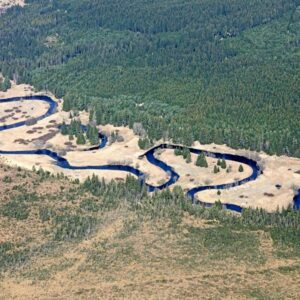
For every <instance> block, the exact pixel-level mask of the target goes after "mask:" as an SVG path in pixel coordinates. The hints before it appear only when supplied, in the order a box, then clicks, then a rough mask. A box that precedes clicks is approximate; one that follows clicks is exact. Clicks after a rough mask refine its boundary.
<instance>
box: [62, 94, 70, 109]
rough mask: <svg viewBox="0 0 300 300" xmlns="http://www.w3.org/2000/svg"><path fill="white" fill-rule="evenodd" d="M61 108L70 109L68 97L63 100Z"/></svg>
mask: <svg viewBox="0 0 300 300" xmlns="http://www.w3.org/2000/svg"><path fill="white" fill-rule="evenodd" d="M63 110H64V111H70V110H71V102H70V100H69V98H67V97H66V98H65V99H64V102H63Z"/></svg>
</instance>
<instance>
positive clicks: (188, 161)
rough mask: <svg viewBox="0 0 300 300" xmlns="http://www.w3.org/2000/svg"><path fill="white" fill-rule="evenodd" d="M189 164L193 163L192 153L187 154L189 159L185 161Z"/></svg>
mask: <svg viewBox="0 0 300 300" xmlns="http://www.w3.org/2000/svg"><path fill="white" fill-rule="evenodd" d="M185 161H186V162H187V163H188V164H189V163H191V162H192V156H191V152H188V154H187V158H186V160H185Z"/></svg>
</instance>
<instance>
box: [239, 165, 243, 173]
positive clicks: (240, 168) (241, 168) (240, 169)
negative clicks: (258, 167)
mask: <svg viewBox="0 0 300 300" xmlns="http://www.w3.org/2000/svg"><path fill="white" fill-rule="evenodd" d="M239 172H241V173H242V172H244V167H243V166H242V165H240V166H239Z"/></svg>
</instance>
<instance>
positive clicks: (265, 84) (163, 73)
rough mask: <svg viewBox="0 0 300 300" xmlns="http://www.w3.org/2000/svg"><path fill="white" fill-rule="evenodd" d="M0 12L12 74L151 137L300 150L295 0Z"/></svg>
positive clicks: (113, 1) (74, 4)
mask: <svg viewBox="0 0 300 300" xmlns="http://www.w3.org/2000/svg"><path fill="white" fill-rule="evenodd" d="M26 2H27V5H26V6H25V7H24V8H21V7H14V8H10V9H9V10H8V11H7V12H6V13H5V14H3V15H1V18H0V49H1V51H0V69H1V72H2V74H3V75H4V77H5V78H6V81H5V83H4V82H3V83H2V84H1V87H2V89H5V88H6V86H7V78H10V79H15V80H17V82H20V83H21V82H22V83H23V82H25V83H30V84H33V85H34V86H35V87H36V89H39V90H40V89H44V90H49V91H51V92H53V93H55V94H56V95H57V96H58V97H64V100H65V101H66V106H67V107H68V108H69V109H78V110H79V109H80V110H81V109H87V110H90V109H93V111H94V112H95V116H96V119H97V123H98V124H105V123H113V124H116V125H129V126H131V127H132V126H133V124H134V122H140V123H142V125H143V127H144V128H145V130H146V132H147V134H148V138H149V139H151V140H158V139H160V138H164V139H167V140H173V141H174V142H178V143H183V144H186V145H190V144H191V143H192V142H193V141H195V140H199V141H200V142H201V143H210V142H215V143H227V144H228V145H230V146H232V147H235V148H250V149H253V150H264V151H266V152H268V153H269V154H288V155H293V156H298V157H299V156H300V119H299V112H300V105H299V104H300V8H299V0H263V1H257V0H253V1H245V0H234V1H221V0H213V1H212V0H203V1H198V0H184V1H182V0H176V1H174V0H159V1H158V0H153V1H136V0H130V1H129V0H123V1H119V0H99V1H94V0H83V1H76V0H64V1H58V0H53V1H46V0H28V1H26Z"/></svg>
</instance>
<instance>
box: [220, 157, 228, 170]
mask: <svg viewBox="0 0 300 300" xmlns="http://www.w3.org/2000/svg"><path fill="white" fill-rule="evenodd" d="M220 167H221V168H222V169H226V167H227V166H226V161H225V159H222V161H221V164H220Z"/></svg>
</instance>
